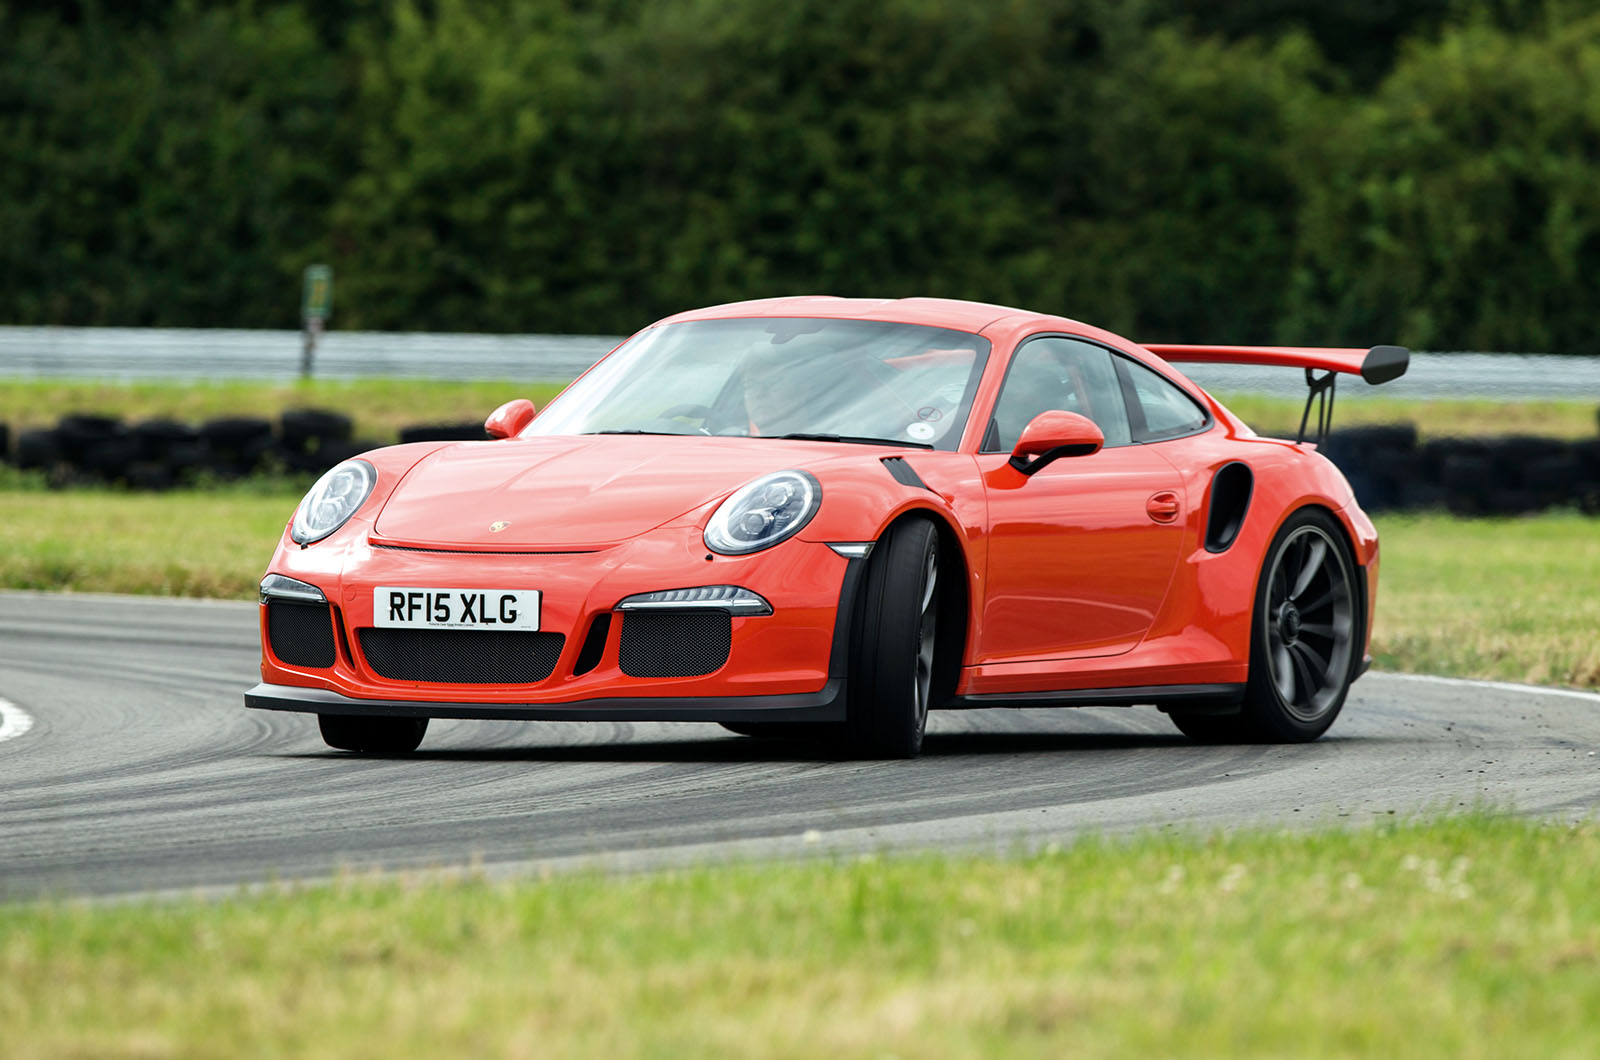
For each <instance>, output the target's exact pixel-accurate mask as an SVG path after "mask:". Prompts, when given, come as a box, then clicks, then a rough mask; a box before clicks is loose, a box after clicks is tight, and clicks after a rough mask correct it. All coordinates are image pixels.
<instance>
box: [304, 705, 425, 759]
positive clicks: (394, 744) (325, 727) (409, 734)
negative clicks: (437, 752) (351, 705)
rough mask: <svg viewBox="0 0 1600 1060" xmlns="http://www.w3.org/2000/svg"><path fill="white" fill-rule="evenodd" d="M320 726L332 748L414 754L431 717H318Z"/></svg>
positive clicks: (326, 742) (333, 715)
mask: <svg viewBox="0 0 1600 1060" xmlns="http://www.w3.org/2000/svg"><path fill="white" fill-rule="evenodd" d="M317 725H318V727H319V728H321V730H322V742H323V743H325V744H327V745H328V746H329V747H335V748H338V749H339V750H341V751H362V752H366V753H369V754H410V753H411V752H412V751H415V750H416V749H417V748H418V747H419V746H421V745H422V738H423V736H425V735H427V732H428V719H427V718H384V717H367V716H364V715H358V714H318V715H317Z"/></svg>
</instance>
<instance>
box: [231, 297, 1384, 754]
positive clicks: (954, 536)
mask: <svg viewBox="0 0 1600 1060" xmlns="http://www.w3.org/2000/svg"><path fill="white" fill-rule="evenodd" d="M1187 361H1231V362H1239V363H1250V364H1265V365H1282V366H1286V367H1292V368H1298V369H1303V370H1304V371H1305V373H1306V380H1307V382H1308V384H1309V386H1310V396H1309V398H1308V401H1307V408H1306V413H1307V415H1306V417H1305V419H1303V421H1302V429H1301V432H1300V436H1299V437H1298V438H1296V439H1280V438H1266V437H1260V436H1257V435H1256V434H1255V433H1254V432H1253V431H1251V430H1250V429H1249V428H1248V427H1247V426H1246V425H1245V424H1244V423H1243V422H1241V421H1240V420H1239V419H1238V418H1237V417H1236V416H1234V415H1233V414H1232V413H1231V412H1229V411H1228V410H1227V409H1226V408H1224V407H1223V406H1222V405H1221V404H1220V403H1219V402H1218V401H1217V400H1215V399H1214V398H1213V397H1211V395H1209V394H1208V393H1206V392H1205V391H1204V390H1203V389H1201V388H1200V387H1198V386H1196V385H1195V384H1194V383H1193V382H1191V381H1190V380H1189V379H1187V378H1186V377H1184V376H1183V375H1182V374H1180V373H1179V372H1178V371H1177V370H1176V369H1175V368H1174V367H1173V364H1174V363H1183V362H1187ZM1407 363H1408V354H1407V352H1406V351H1405V350H1403V349H1401V348H1399V347H1393V346H1378V347H1374V348H1372V349H1369V350H1345V349H1303V348H1281V347H1237V346H1160V345H1139V344H1137V343H1134V342H1130V341H1128V340H1126V339H1124V338H1121V337H1119V336H1117V335H1113V334H1111V333H1110V332H1107V331H1104V330H1101V329H1099V328H1095V327H1092V326H1089V325H1087V324H1082V323H1079V322H1077V321H1074V320H1070V319H1067V318H1064V317H1057V316H1050V315H1047V314H1040V313H1033V312H1027V311H1023V310H1018V309H1010V308H1006V307H1002V306H993V305H984V304H978V303H971V302H959V301H948V300H941V299H921V298H913V299H901V300H870V299H846V298H824V297H800V298H781V299H770V300H763V301H756V302H745V303H738V304H734V305H726V306H717V307H713V308H709V309H701V310H696V311H692V312H687V313H681V314H678V315H676V316H673V317H669V318H667V319H666V320H663V321H660V322H658V323H656V324H653V325H651V326H650V327H647V328H645V329H644V330H642V331H640V332H639V333H638V334H636V335H634V336H633V337H631V338H630V339H628V340H627V341H626V342H624V343H623V344H622V345H621V346H619V347H618V348H617V349H616V350H614V351H613V352H612V353H611V354H609V355H608V356H607V357H605V358H604V359H602V360H601V361H600V362H599V363H598V364H596V365H595V366H594V367H593V368H592V369H590V370H589V371H588V372H587V373H586V374H585V375H583V376H582V377H581V378H580V379H578V380H577V381H576V382H574V383H573V384H572V385H571V386H570V387H568V388H567V389H566V390H565V391H564V392H563V393H562V394H561V395H560V396H559V397H557V398H556V399H555V400H554V401H552V402H551V403H550V404H549V405H548V406H547V407H546V408H544V409H543V410H540V411H538V412H537V413H536V412H535V410H534V408H533V406H532V405H531V404H530V403H529V402H527V401H525V400H513V401H509V402H507V403H506V404H505V405H503V406H501V408H499V409H498V410H496V411H495V412H494V414H493V415H491V416H490V417H489V419H488V421H487V423H486V425H485V426H486V429H487V432H488V435H489V436H491V438H492V439H493V440H489V441H481V442H427V443H414V444H409V445H398V446H391V447H388V448H384V449H378V450H374V451H372V452H370V453H367V454H364V455H363V456H361V457H359V458H357V459H353V460H349V461H346V462H345V463H343V464H340V465H339V466H337V467H335V468H333V469H332V470H331V471H329V472H328V473H327V474H326V475H324V476H323V477H322V478H321V479H320V480H319V481H318V482H317V483H316V484H315V485H314V486H313V487H312V489H311V490H310V492H309V493H308V494H307V495H306V497H305V499H304V500H302V502H301V503H300V505H299V507H298V508H297V509H296V510H295V512H294V515H293V518H292V520H291V521H290V523H289V525H288V526H287V527H286V528H285V531H284V534H283V537H282V540H281V541H280V542H279V545H278V548H277V551H276V553H275V554H274V556H273V557H272V561H271V563H270V565H269V567H268V569H267V573H266V576H265V577H264V578H263V579H262V582H261V638H262V663H261V677H262V680H261V683H260V684H258V685H256V686H255V687H254V688H252V689H251V690H250V691H249V692H248V693H247V694H246V703H247V705H248V706H251V707H256V708H264V709H274V710H290V711H304V712H310V713H314V714H316V715H317V716H318V718H319V722H320V726H321V731H322V735H323V737H324V739H325V740H326V742H327V743H328V744H330V745H331V746H333V747H336V748H342V749H346V750H352V751H365V752H391V753H393V752H406V751H411V750H415V749H416V747H417V746H418V745H419V744H420V742H421V740H422V738H423V735H424V733H425V731H426V728H427V725H428V721H429V719H431V718H501V719H574V720H585V719H589V720H601V719H603V720H682V721H714V722H721V723H723V724H724V725H725V726H726V727H728V728H729V729H732V730H734V731H736V732H740V733H745V734H748V735H760V736H778V737H795V736H799V737H814V738H820V739H825V740H828V741H832V742H834V743H836V744H837V745H838V746H839V747H841V748H842V749H846V750H848V751H851V752H853V753H859V754H862V755H870V756H909V755H914V754H916V753H917V751H918V750H919V748H920V746H921V743H922V738H923V732H924V728H925V725H926V721H927V714H928V711H929V710H930V709H956V708H975V707H1020V706H1027V707H1044V706H1082V705H1135V704H1148V705H1154V706H1157V707H1159V708H1160V709H1162V710H1164V711H1166V712H1167V713H1168V714H1169V715H1170V717H1171V718H1172V720H1173V722H1174V723H1175V724H1176V725H1177V726H1178V728H1179V729H1181V730H1182V731H1183V732H1185V733H1187V734H1188V735H1190V736H1191V737H1194V738H1196V739H1201V740H1212V741H1219V740H1222V741H1245V740H1273V741H1301V740H1311V739H1315V738H1316V737H1317V736H1319V735H1321V733H1322V732H1324V731H1325V730H1326V729H1327V728H1328V726H1329V725H1330V724H1332V722H1333V720H1334V718H1335V717H1336V716H1337V715H1338V713H1339V711H1340V708H1341V707H1342V705H1343V703H1344V700H1345V696H1346V692H1347V690H1348V688H1349V686H1350V683H1351V682H1352V681H1353V680H1355V678H1356V677H1358V676H1359V675H1360V674H1361V673H1362V672H1363V670H1364V669H1365V666H1366V664H1367V656H1366V648H1367V641H1368V634H1369V632H1370V630H1371V628H1372V621H1371V620H1372V613H1373V604H1374V601H1375V598H1376V591H1377V579H1378V539H1377V534H1376V532H1375V531H1374V529H1373V526H1372V523H1371V522H1370V521H1369V520H1368V518H1367V517H1366V515H1365V514H1363V513H1362V511H1361V509H1360V507H1359V506H1358V505H1357V503H1356V500H1355V497H1354V496H1353V495H1352V493H1351V490H1350V487H1349V485H1348V484H1347V483H1346V481H1345V479H1344V477H1343V476H1342V475H1341V474H1340V473H1339V471H1338V470H1337V469H1336V468H1335V467H1334V466H1333V465H1332V464H1331V463H1330V462H1329V461H1328V460H1327V459H1325V458H1324V457H1323V456H1321V455H1320V454H1319V453H1318V452H1317V441H1318V440H1319V438H1321V437H1323V436H1325V434H1326V430H1327V425H1328V418H1329V416H1330V414H1331V404H1332V397H1333V384H1334V381H1335V380H1336V379H1337V377H1338V375H1339V374H1341V373H1343V374H1351V375H1359V376H1361V377H1362V378H1364V379H1365V380H1366V381H1367V382H1368V383H1380V382H1385V381H1387V380H1390V379H1393V378H1395V377H1397V376H1399V375H1401V374H1403V373H1404V371H1405V369H1406V365H1407Z"/></svg>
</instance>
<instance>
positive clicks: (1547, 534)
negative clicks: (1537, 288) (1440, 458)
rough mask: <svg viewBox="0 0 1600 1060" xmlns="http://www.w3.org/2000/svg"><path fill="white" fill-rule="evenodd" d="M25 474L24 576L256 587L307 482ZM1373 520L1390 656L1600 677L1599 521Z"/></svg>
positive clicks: (1391, 659) (188, 587) (92, 585)
mask: <svg viewBox="0 0 1600 1060" xmlns="http://www.w3.org/2000/svg"><path fill="white" fill-rule="evenodd" d="M17 481H18V480H17V476H15V475H13V476H12V477H11V488H5V487H4V485H3V484H0V511H3V512H4V519H5V525H6V530H5V534H4V536H3V537H0V587H5V588H12V589H57V590H70V591H77V592H119V593H154V594H158V595H163V596H215V597H225V598H234V599H248V598H250V597H252V596H254V595H255V592H256V585H257V583H258V582H259V580H260V578H261V574H262V572H263V570H264V569H265V567H266V563H267V560H268V559H269V558H271V555H272V549H273V546H274V545H275V544H276V542H277V539H278V535H279V534H281V533H282V532H283V526H284V524H285V523H286V522H287V521H288V519H289V516H290V514H291V513H292V512H293V510H294V506H295V504H296V502H297V501H298V500H299V496H300V495H299V492H298V488H284V484H283V483H281V482H277V481H274V480H270V479H268V480H263V481H257V482H246V483H241V484H237V485H234V486H230V487H223V488H219V489H216V490H212V491H206V492H190V493H170V494H164V495H147V494H137V493H125V492H117V491H113V490H104V489H101V490H69V491H65V492H51V491H47V490H43V489H38V488H27V487H18V486H17V484H16V483H17ZM1377 522H1378V529H1379V532H1380V534H1381V537H1382V542H1383V551H1382V568H1381V581H1380V587H1379V598H1378V620H1377V625H1376V628H1375V629H1374V631H1373V655H1374V659H1375V661H1376V665H1377V666H1378V668H1379V669H1386V670H1409V671H1415V672H1421V673H1435V674H1444V675H1450V676H1457V677H1482V678H1495V679H1505V680H1514V681H1531V682H1536V683H1542V684H1560V685H1572V686H1577V687H1583V688H1600V637H1597V636H1596V631H1597V630H1600V593H1596V591H1595V588H1596V587H1597V586H1600V520H1597V519H1593V518H1586V517H1584V516H1581V515H1574V514H1549V515H1542V516H1536V517H1531V518H1521V519H1470V520H1462V519H1454V518H1450V517H1447V516H1442V515H1417V516H1413V515H1390V516H1384V517H1382V518H1380V519H1378V520H1377ZM109 528H115V532H112V531H111V530H110V529H109Z"/></svg>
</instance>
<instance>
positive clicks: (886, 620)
mask: <svg viewBox="0 0 1600 1060" xmlns="http://www.w3.org/2000/svg"><path fill="white" fill-rule="evenodd" d="M868 562H869V566H868V567H867V577H866V585H865V586H864V587H863V591H862V595H861V601H860V617H859V620H858V622H857V623H856V624H855V627H854V630H853V643H852V645H851V652H850V686H849V687H850V703H849V715H848V717H849V720H848V721H847V722H846V730H847V738H848V740H849V742H850V745H851V749H852V750H853V751H855V752H856V753H858V754H862V755H866V756H868V757H874V758H912V757H915V755H916V754H917V752H919V751H920V750H922V735H923V733H924V731H925V730H926V729H927V724H928V706H929V704H930V703H931V701H932V700H933V696H934V691H935V690H934V677H935V666H934V648H935V646H936V644H937V642H938V632H939V630H938V618H939V598H940V585H939V534H938V531H937V530H935V529H934V528H933V525H932V524H931V523H928V522H926V521H925V520H922V519H914V520H910V521H907V522H903V523H900V524H898V525H896V526H895V527H893V528H892V529H891V530H890V532H889V534H888V536H887V537H885V538H884V539H883V540H882V541H880V542H879V543H878V546H877V548H876V549H875V550H874V551H873V553H872V557H871V559H870V560H869V561H868Z"/></svg>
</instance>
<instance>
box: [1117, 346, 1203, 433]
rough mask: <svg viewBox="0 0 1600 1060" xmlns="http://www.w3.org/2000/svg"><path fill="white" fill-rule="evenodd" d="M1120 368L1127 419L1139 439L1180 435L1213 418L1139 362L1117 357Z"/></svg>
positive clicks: (1194, 430) (1200, 427)
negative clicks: (1126, 401) (1125, 389)
mask: <svg viewBox="0 0 1600 1060" xmlns="http://www.w3.org/2000/svg"><path fill="white" fill-rule="evenodd" d="M1117 371H1118V372H1119V373H1121V375H1122V377H1123V380H1124V382H1125V383H1126V384H1127V394H1128V419H1129V420H1130V421H1131V425H1132V427H1133V436H1134V438H1136V439H1137V440H1139V441H1141V442H1158V441H1161V440H1162V439H1164V438H1178V437H1181V436H1183V435H1185V434H1194V433H1195V432H1196V431H1201V430H1204V429H1205V427H1206V424H1207V423H1209V422H1210V421H1209V418H1208V417H1207V416H1206V412H1205V410H1204V409H1202V408H1201V407H1200V406H1199V405H1197V404H1196V403H1195V400H1194V399H1193V398H1191V397H1190V396H1189V395H1188V394H1185V393H1184V392H1183V391H1182V390H1180V389H1178V388H1177V387H1176V386H1173V385H1172V384H1171V383H1170V382H1168V381H1167V380H1165V379H1163V378H1162V377H1161V375H1160V374H1159V373H1157V372H1153V371H1151V370H1150V369H1148V368H1146V367H1145V366H1144V365H1142V364H1140V363H1139V362H1137V361H1134V360H1130V359H1129V358H1126V357H1118V358H1117Z"/></svg>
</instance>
